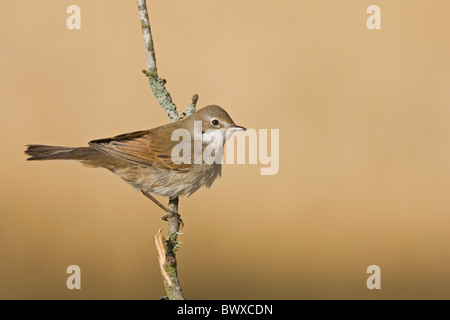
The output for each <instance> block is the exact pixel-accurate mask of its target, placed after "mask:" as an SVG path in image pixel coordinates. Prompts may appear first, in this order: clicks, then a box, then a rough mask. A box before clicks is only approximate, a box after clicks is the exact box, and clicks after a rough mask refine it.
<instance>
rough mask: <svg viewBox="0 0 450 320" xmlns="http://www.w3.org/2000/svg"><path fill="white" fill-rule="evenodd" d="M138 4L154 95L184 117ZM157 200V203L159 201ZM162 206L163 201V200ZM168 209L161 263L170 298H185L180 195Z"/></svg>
mask: <svg viewBox="0 0 450 320" xmlns="http://www.w3.org/2000/svg"><path fill="white" fill-rule="evenodd" d="M137 4H138V9H139V18H140V20H141V26H142V34H143V36H144V44H145V51H146V54H147V67H148V70H143V72H144V74H145V75H146V76H147V78H148V79H149V83H150V87H151V88H152V91H153V94H154V96H155V97H156V99H157V100H158V102H159V104H160V105H161V107H163V109H164V110H165V111H166V113H167V115H168V116H169V118H170V120H172V122H175V121H178V120H181V119H182V117H180V116H179V115H178V112H177V107H176V106H175V104H174V103H173V101H172V97H171V96H170V94H169V92H168V91H167V89H166V87H165V84H166V80H164V79H162V78H160V77H159V76H158V71H157V67H156V58H155V49H154V46H153V38H152V32H151V29H150V21H149V18H148V11H147V5H146V1H145V0H137ZM197 100H198V96H197V95H194V96H193V97H192V99H191V102H190V104H189V106H188V109H187V111H186V116H189V115H191V114H193V113H194V112H195V108H196V103H197ZM143 193H144V194H145V195H147V197H149V198H150V199H152V200H153V201H155V200H156V199H154V198H153V197H152V196H151V195H150V194H146V192H145V191H143ZM155 203H158V201H156V202H155ZM160 206H162V205H161V204H160ZM168 209H169V211H170V212H172V213H176V214H172V215H170V214H169V215H168V216H167V223H168V231H167V237H166V238H165V239H164V237H163V236H162V234H161V232H160V231H161V229H160V231H159V232H158V233H157V234H155V235H154V241H155V245H156V250H157V252H158V260H159V266H160V269H161V275H162V278H163V283H164V287H165V290H166V293H167V297H168V298H169V299H170V300H184V296H183V290H182V289H181V285H180V282H179V280H178V272H177V259H176V256H175V251H176V250H178V248H179V247H180V245H181V242H179V241H178V235H179V234H180V233H179V231H180V228H181V227H182V226H183V222H182V220H181V218H180V215H179V213H178V197H175V198H170V199H169V208H168Z"/></svg>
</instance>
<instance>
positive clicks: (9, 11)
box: [0, 0, 450, 299]
mask: <svg viewBox="0 0 450 320" xmlns="http://www.w3.org/2000/svg"><path fill="white" fill-rule="evenodd" d="M71 4H77V5H79V6H80V8H81V30H69V29H68V28H67V27H66V19H67V18H68V16H69V14H67V13H66V9H67V7H68V6H69V5H71ZM371 4H377V5H378V6H380V8H381V30H369V29H368V28H367V27H366V20H367V18H368V17H369V14H367V13H366V9H367V7H368V6H369V5H371ZM148 8H149V12H150V20H151V27H152V32H153V36H154V42H155V49H156V58H157V63H158V70H159V74H160V76H161V77H163V78H165V79H167V81H168V82H167V88H168V90H169V92H170V93H171V95H172V97H173V99H174V102H175V103H176V104H177V106H178V108H179V110H185V108H186V106H187V105H188V103H189V101H190V98H191V97H192V95H193V94H195V93H197V94H199V96H200V100H199V102H198V106H199V107H202V106H205V105H208V104H219V105H220V106H222V107H224V108H225V109H226V110H227V111H228V112H229V113H230V115H231V116H232V118H233V119H234V121H235V122H236V123H238V124H240V125H243V126H245V127H247V128H254V129H279V130H280V169H279V172H278V174H276V175H273V176H262V175H260V167H261V165H259V164H258V165H237V164H235V165H226V166H224V168H223V175H222V178H221V179H220V180H217V181H216V182H215V183H214V185H213V186H212V188H211V189H209V190H206V189H201V190H200V191H198V192H197V193H196V194H194V195H193V196H192V197H190V198H182V199H181V200H180V212H181V213H182V217H183V219H184V222H185V228H184V229H183V230H182V231H183V235H182V236H181V239H180V240H181V241H182V242H183V245H182V247H181V249H180V251H179V253H178V264H179V273H180V280H181V284H182V286H183V289H184V292H185V296H186V298H188V299H449V298H450V268H449V264H450V249H449V241H450V233H449V231H450V201H449V199H450V126H449V122H450V90H449V87H450V61H449V57H450V45H449V42H448V39H449V38H450V21H449V20H448V12H449V10H450V2H446V1H432V2H424V1H419V0H415V1H412V0H408V1H406V0H398V1H394V2H393V1H387V0H378V1H376V2H373V1H360V0H339V1H324V0H321V1H313V0H302V1H300V0H285V1H282V2H280V1H274V0H247V1H239V0H228V1H225V0H189V1H186V0H171V1H158V0H151V1H149V3H148ZM0 39H1V43H0V58H1V59H0V74H1V76H0V108H1V117H0V133H1V136H2V137H3V138H2V149H1V150H2V151H1V166H0V298H1V299H159V297H161V296H163V295H165V293H164V289H163V285H162V281H161V277H160V271H159V268H158V262H157V258H156V249H155V246H154V243H153V234H154V233H155V232H157V231H158V229H159V228H163V232H164V233H165V232H166V223H165V222H163V221H162V220H161V219H160V217H161V216H162V215H163V212H162V211H161V210H160V209H159V208H157V207H156V206H155V205H154V204H153V203H151V202H150V201H148V200H147V199H146V198H145V197H144V196H142V195H141V194H139V193H138V192H136V191H135V190H133V189H132V188H131V187H129V186H128V185H127V184H126V183H124V182H123V181H122V180H121V179H120V178H118V177H117V176H114V175H113V174H111V173H109V172H108V171H106V170H102V169H89V168H85V167H83V166H81V165H80V164H78V163H76V162H64V161H61V162H58V161H54V162H26V161H25V159H26V157H25V155H24V154H23V151H24V145H26V144H30V143H41V144H53V145H64V146H86V145H87V142H88V141H90V140H92V139H96V138H105V137H110V136H113V135H117V134H121V133H125V132H130V131H136V130H142V129H149V128H152V127H156V126H159V125H162V124H165V123H167V122H168V121H169V120H168V118H167V116H166V114H165V113H164V111H163V110H162V109H161V107H159V105H158V103H157V101H156V99H155V98H154V97H153V96H152V93H151V90H150V87H149V85H148V82H147V80H146V78H145V76H144V75H143V74H142V73H141V70H142V69H145V68H146V57H145V51H144V44H143V39H142V33H141V28H140V21H139V18H138V10H137V5H136V2H135V1H106V0H97V1H87V0H77V1H63V0H51V1H50V0H41V1H32V0H24V1H8V2H2V4H1V5H0ZM159 199H160V200H161V201H164V202H166V201H167V200H166V199H163V198H159ZM72 264H75V265H78V266H80V268H81V290H68V289H67V288H66V279H67V277H68V276H69V275H68V274H66V268H67V267H68V266H69V265H72ZM373 264H375V265H378V266H379V267H380V268H381V290H369V289H367V287H366V280H367V278H368V276H369V275H368V274H366V269H367V267H368V266H369V265H373Z"/></svg>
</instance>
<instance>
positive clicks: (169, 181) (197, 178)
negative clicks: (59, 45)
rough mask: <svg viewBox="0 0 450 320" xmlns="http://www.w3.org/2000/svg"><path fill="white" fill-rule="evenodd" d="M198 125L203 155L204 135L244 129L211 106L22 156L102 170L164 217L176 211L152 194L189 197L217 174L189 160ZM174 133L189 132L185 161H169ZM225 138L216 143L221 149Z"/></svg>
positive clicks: (217, 168)
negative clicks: (173, 118)
mask: <svg viewBox="0 0 450 320" xmlns="http://www.w3.org/2000/svg"><path fill="white" fill-rule="evenodd" d="M196 124H197V126H196ZM198 124H201V129H202V131H201V133H200V134H201V135H202V136H201V139H202V142H201V152H202V153H203V151H204V150H205V147H206V146H207V145H208V142H209V140H210V139H205V138H206V132H219V133H220V134H221V136H222V137H226V138H228V137H229V136H231V134H232V133H233V132H234V131H237V130H245V128H244V127H240V126H237V125H235V123H234V122H233V120H232V119H231V118H230V116H229V115H228V113H227V112H226V111H225V110H223V109H222V108H221V107H219V106H216V105H210V106H207V107H205V108H203V109H200V110H198V111H197V112H195V113H194V114H193V115H191V116H189V117H187V118H185V119H183V120H181V121H177V122H172V123H169V124H166V125H163V126H160V127H157V128H154V129H150V130H144V131H136V132H132V133H126V134H121V135H119V136H115V137H113V138H106V139H99V140H93V141H91V142H89V147H80V148H70V147H57V146H46V145H36V144H31V145H28V146H27V149H26V151H25V153H26V154H27V155H29V156H30V157H29V158H28V159H27V160H77V161H80V162H81V163H82V164H84V165H86V166H88V167H100V168H106V169H108V170H110V171H111V172H113V173H115V174H117V175H118V176H119V177H121V178H122V179H123V180H125V181H126V182H128V183H129V184H130V185H132V186H133V187H134V188H136V189H137V190H140V191H141V192H142V193H144V194H145V195H146V196H147V197H148V198H150V199H151V200H152V201H154V202H155V203H156V204H157V205H159V206H160V207H161V208H163V209H164V210H165V211H166V212H167V213H168V214H167V215H166V216H165V217H163V218H164V219H167V218H168V217H170V216H173V215H178V213H175V212H171V211H170V210H169V209H167V208H166V207H164V206H163V205H162V204H161V203H160V202H159V201H157V200H156V199H155V198H153V196H151V193H153V194H157V195H161V196H164V197H169V198H171V199H173V198H176V197H180V196H184V195H191V194H193V193H194V192H195V191H197V190H198V189H199V188H200V187H202V186H206V187H207V188H209V187H210V186H211V185H212V183H213V182H214V180H215V179H216V178H217V177H218V176H220V175H221V171H222V165H221V163H217V161H216V162H214V163H211V164H208V163H206V162H204V161H201V163H198V162H197V161H195V159H194V155H195V150H194V146H195V145H196V143H195V141H194V137H195V128H198ZM177 129H184V130H187V131H185V132H188V133H189V134H190V140H189V141H188V142H189V143H190V150H191V152H190V155H188V160H190V161H183V162H181V163H179V161H175V163H174V162H173V159H172V158H173V157H172V156H173V155H172V151H173V149H174V147H175V146H176V145H178V144H179V143H180V141H179V140H175V141H173V140H172V134H173V132H174V131H175V130H177ZM208 130H209V131H208ZM226 138H223V139H222V140H221V142H220V143H221V146H222V147H223V145H224V144H225V141H226ZM184 142H186V141H184ZM184 156H186V155H184ZM184 159H185V160H186V157H185V158H184ZM186 162H187V163H186ZM177 163H178V164H177Z"/></svg>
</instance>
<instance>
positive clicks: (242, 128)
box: [228, 125, 247, 131]
mask: <svg viewBox="0 0 450 320" xmlns="http://www.w3.org/2000/svg"><path fill="white" fill-rule="evenodd" d="M228 129H229V130H233V131H245V130H247V129H246V128H244V127H241V126H236V125H234V126H231V127H229V128H228Z"/></svg>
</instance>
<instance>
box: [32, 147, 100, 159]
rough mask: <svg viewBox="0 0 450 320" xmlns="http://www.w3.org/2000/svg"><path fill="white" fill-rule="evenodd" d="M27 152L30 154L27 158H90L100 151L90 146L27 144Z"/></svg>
mask: <svg viewBox="0 0 450 320" xmlns="http://www.w3.org/2000/svg"><path fill="white" fill-rule="evenodd" d="M25 154H27V155H29V156H30V157H29V158H28V159H27V160H90V159H92V158H93V157H95V156H96V154H98V151H97V150H95V149H92V148H90V147H82V148H70V147H57V146H45V145H40V144H30V145H27V149H26V150H25Z"/></svg>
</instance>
